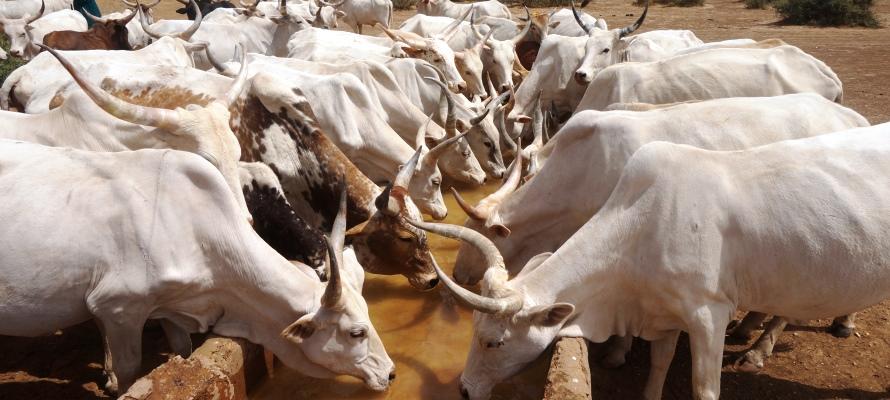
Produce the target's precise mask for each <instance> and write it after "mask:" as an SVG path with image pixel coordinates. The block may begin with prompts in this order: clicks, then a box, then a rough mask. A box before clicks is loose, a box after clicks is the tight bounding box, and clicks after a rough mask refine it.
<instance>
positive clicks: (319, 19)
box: [309, 0, 346, 29]
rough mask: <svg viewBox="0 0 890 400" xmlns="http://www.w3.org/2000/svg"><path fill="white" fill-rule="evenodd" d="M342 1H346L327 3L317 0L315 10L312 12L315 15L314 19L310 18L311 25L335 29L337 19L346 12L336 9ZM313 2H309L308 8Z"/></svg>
mask: <svg viewBox="0 0 890 400" xmlns="http://www.w3.org/2000/svg"><path fill="white" fill-rule="evenodd" d="M344 2H346V0H340V1H339V2H336V3H328V2H325V1H324V0H318V4H316V5H315V11H314V12H312V14H313V15H314V16H315V19H313V20H312V26H314V27H316V28H322V29H337V27H338V23H337V19H338V18H343V17H345V16H346V13H345V12H343V11H340V10H338V9H336V7H337V6H339V5H341V4H343V3H344ZM313 3H314V2H312V1H310V2H309V7H310V10H311V7H312V4H313Z"/></svg>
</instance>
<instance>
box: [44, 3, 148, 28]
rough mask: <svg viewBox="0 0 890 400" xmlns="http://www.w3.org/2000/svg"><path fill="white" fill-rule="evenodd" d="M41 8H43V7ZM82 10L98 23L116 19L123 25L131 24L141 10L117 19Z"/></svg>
mask: <svg viewBox="0 0 890 400" xmlns="http://www.w3.org/2000/svg"><path fill="white" fill-rule="evenodd" d="M136 4H139V1H138V0H137V1H136ZM41 10H43V8H41ZM81 11H83V13H84V14H85V15H86V16H87V18H89V19H91V20H93V22H98V23H100V24H107V23H109V22H113V21H114V22H118V23H120V24H121V25H126V24H129V23H130V21H131V20H132V19H133V18H134V17H136V14H137V13H138V12H139V10H138V9H136V10H133V12H132V13H131V14H130V15H128V16H126V17H124V18H122V19H116V20H115V19H108V18H106V17H97V16H95V15H93V14H90V12H89V11H87V10H85V9H84V10H81ZM41 12H42V11H41ZM139 21H140V22H141V21H142V19H141V18H140V19H139Z"/></svg>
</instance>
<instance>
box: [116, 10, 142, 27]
mask: <svg viewBox="0 0 890 400" xmlns="http://www.w3.org/2000/svg"><path fill="white" fill-rule="evenodd" d="M138 13H139V10H133V12H131V13H130V15H128V16H126V17H124V18H122V19H118V20H115V21H117V22H118V23H119V24H121V25H126V24H129V23H130V21H132V20H133V18H136V15H137V14H138ZM141 19H142V18H140V20H141Z"/></svg>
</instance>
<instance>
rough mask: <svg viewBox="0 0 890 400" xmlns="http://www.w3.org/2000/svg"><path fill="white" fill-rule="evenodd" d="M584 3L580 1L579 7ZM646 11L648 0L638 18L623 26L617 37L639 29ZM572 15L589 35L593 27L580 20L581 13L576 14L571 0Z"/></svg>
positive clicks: (573, 2)
mask: <svg viewBox="0 0 890 400" xmlns="http://www.w3.org/2000/svg"><path fill="white" fill-rule="evenodd" d="M585 4H586V3H585V2H582V3H581V7H584V5H585ZM647 13H649V0H646V5H645V6H644V8H643V13H642V14H641V15H640V18H638V19H637V20H636V22H634V23H632V24H630V25H628V26H625V27H624V28H621V29H620V30H619V31H618V37H619V38H622V37H625V36H627V35H630V34H631V33H634V31H636V30H637V29H640V26H642V25H643V21H645V20H646V14H647ZM572 15H574V16H575V22H577V23H578V26H580V27H581V29H583V30H584V33H586V34H587V35H590V34H591V31H592V30H593V28H591V27H590V26H589V25H587V24H585V23H584V21H582V20H581V15H580V14H578V10H577V9H576V8H575V1H574V0H572Z"/></svg>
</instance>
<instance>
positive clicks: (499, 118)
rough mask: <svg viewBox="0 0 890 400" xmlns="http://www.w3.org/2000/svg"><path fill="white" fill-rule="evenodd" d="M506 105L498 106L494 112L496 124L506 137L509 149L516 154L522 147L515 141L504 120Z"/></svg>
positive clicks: (505, 142) (505, 141) (505, 140)
mask: <svg viewBox="0 0 890 400" xmlns="http://www.w3.org/2000/svg"><path fill="white" fill-rule="evenodd" d="M505 109H506V107H498V108H497V109H496V110H495V112H494V126H495V127H497V129H498V132H500V134H501V136H503V137H504V144H506V145H507V150H509V151H512V152H513V154H516V152H517V151H520V150H522V149H520V148H519V146H518V145H517V144H516V142H515V141H513V138H512V137H510V135H509V134H508V133H507V126H506V123H505V122H504V110H505Z"/></svg>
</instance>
